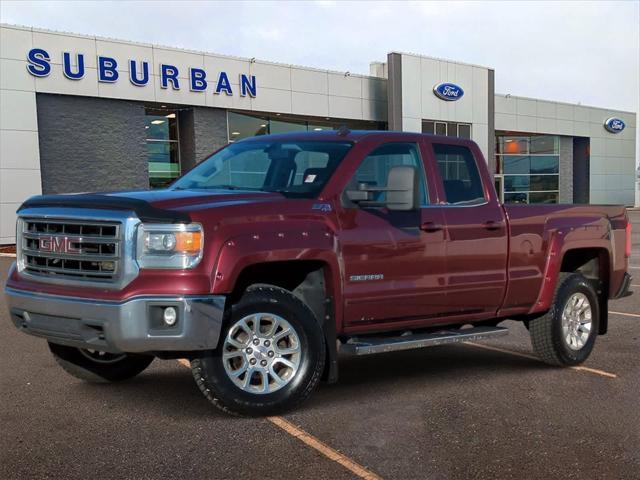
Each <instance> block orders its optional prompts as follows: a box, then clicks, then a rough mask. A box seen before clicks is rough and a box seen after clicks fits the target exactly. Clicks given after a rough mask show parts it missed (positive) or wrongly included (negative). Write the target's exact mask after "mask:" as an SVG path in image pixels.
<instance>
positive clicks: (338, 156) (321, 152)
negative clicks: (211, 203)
mask: <svg viewBox="0 0 640 480" xmlns="http://www.w3.org/2000/svg"><path fill="white" fill-rule="evenodd" d="M351 147H352V143H350V142H326V141H325V142H318V141H300V142H296V141H286V140H272V141H267V140H265V141H251V142H239V143H233V144H231V145H229V146H228V147H226V148H224V149H222V150H220V151H218V152H217V153H215V154H213V155H212V156H210V157H209V158H207V159H206V160H204V161H203V162H202V163H200V165H198V166H197V167H195V168H194V169H193V170H191V171H190V172H188V173H186V174H185V175H184V176H183V177H182V178H179V179H178V180H177V181H176V182H175V183H174V184H173V187H172V188H174V189H179V190H186V189H203V190H213V189H230V190H259V191H264V192H279V193H283V194H285V195H291V196H300V197H315V196H316V195H318V193H320V190H321V189H322V187H324V185H325V184H326V183H327V181H328V180H329V178H330V177H331V174H333V172H334V171H335V169H336V167H337V166H338V164H339V163H340V162H341V161H342V159H343V158H344V156H345V155H346V154H347V152H348V151H349V149H350V148H351Z"/></svg>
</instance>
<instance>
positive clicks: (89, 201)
mask: <svg viewBox="0 0 640 480" xmlns="http://www.w3.org/2000/svg"><path fill="white" fill-rule="evenodd" d="M282 200H284V196H282V195H281V194H279V193H272V192H256V191H248V190H222V189H220V190H215V191H213V190H211V191H203V190H154V191H134V192H108V193H79V194H71V195H39V196H36V197H31V198H29V199H28V200H27V201H25V202H24V203H23V204H22V205H21V206H20V208H19V209H18V211H20V210H23V209H28V208H43V207H44V208H50V207H53V208H55V207H59V208H91V209H103V210H128V211H133V212H135V213H136V214H137V216H138V217H139V218H140V220H142V221H150V222H166V221H169V222H188V221H190V216H189V214H188V213H189V212H190V211H193V210H199V209H204V208H215V207H223V206H224V207H229V206H235V205H246V204H264V203H271V202H276V201H282Z"/></svg>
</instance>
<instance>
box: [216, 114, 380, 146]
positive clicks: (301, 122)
mask: <svg viewBox="0 0 640 480" xmlns="http://www.w3.org/2000/svg"><path fill="white" fill-rule="evenodd" d="M227 125H228V127H229V142H230V143H233V142H235V141H236V140H241V139H243V138H247V137H254V136H256V135H270V134H276V133H288V132H313V131H316V132H317V131H322V130H337V129H339V128H340V127H341V126H343V125H344V126H346V127H348V128H350V129H351V130H385V129H386V126H385V124H384V123H381V122H367V121H359V120H326V121H321V120H318V119H305V118H299V117H287V116H284V115H258V114H256V115H247V114H245V113H238V112H232V111H229V112H227Z"/></svg>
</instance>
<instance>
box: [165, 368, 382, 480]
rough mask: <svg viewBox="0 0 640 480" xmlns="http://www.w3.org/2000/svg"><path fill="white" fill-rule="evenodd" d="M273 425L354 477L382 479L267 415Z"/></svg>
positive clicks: (369, 479) (287, 423)
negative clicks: (340, 466)
mask: <svg viewBox="0 0 640 480" xmlns="http://www.w3.org/2000/svg"><path fill="white" fill-rule="evenodd" d="M178 363H179V364H180V365H182V366H184V367H187V368H191V363H189V360H187V359H185V358H180V359H178ZM267 420H269V421H270V422H271V423H272V424H273V425H275V426H276V427H278V428H280V429H281V430H282V431H284V432H286V433H287V434H289V435H291V436H292V437H294V438H297V439H298V440H300V441H301V442H302V443H304V444H305V445H306V446H308V447H310V448H313V449H314V450H315V451H317V452H318V453H320V454H322V455H324V456H325V457H327V458H328V459H329V460H331V461H334V462H336V463H337V464H339V465H342V466H343V467H344V468H346V469H347V470H349V471H350V472H351V473H353V474H354V475H355V476H356V477H358V478H362V479H363V480H382V477H380V476H379V475H377V474H375V473H373V472H372V471H371V470H368V469H367V468H366V467H363V466H362V465H360V464H359V463H357V462H355V461H354V460H351V459H350V458H349V457H347V456H346V455H344V454H342V453H340V452H338V451H337V450H334V449H333V448H331V447H330V446H329V445H327V444H326V443H324V442H322V441H321V440H319V439H317V438H316V437H314V436H313V435H311V434H310V433H307V432H305V431H304V430H302V429H301V428H300V427H296V426H295V425H294V424H293V423H291V422H290V421H288V420H286V419H284V418H282V417H280V416H278V417H267Z"/></svg>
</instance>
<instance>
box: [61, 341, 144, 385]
mask: <svg viewBox="0 0 640 480" xmlns="http://www.w3.org/2000/svg"><path fill="white" fill-rule="evenodd" d="M49 350H51V353H52V354H53V358H55V360H56V362H58V364H59V365H60V366H61V367H62V368H63V369H64V371H65V372H67V373H68V374H70V375H72V376H74V377H76V378H79V379H80V380H84V381H87V382H96V383H105V382H120V381H122V380H128V379H129V378H133V377H135V376H136V375H138V374H139V373H142V372H143V371H144V370H145V369H146V368H147V367H148V366H149V365H150V364H151V362H153V356H151V355H133V354H126V353H120V354H116V353H108V352H102V351H99V350H88V349H83V348H75V347H67V346H65V345H58V344H57V343H49Z"/></svg>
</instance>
